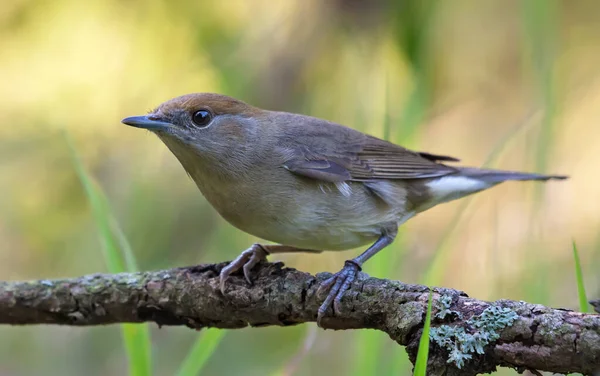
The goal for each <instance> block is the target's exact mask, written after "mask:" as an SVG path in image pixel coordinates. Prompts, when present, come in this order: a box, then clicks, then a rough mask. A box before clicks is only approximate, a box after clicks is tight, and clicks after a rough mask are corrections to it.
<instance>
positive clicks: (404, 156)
mask: <svg viewBox="0 0 600 376" xmlns="http://www.w3.org/2000/svg"><path fill="white" fill-rule="evenodd" d="M310 119H311V120H312V123H309V124H308V125H307V124H306V122H305V124H304V125H303V126H302V127H300V126H294V125H295V124H289V125H288V126H289V129H290V130H292V132H290V133H287V134H286V136H284V137H282V138H281V139H280V140H279V146H278V148H279V149H280V150H282V153H281V155H285V160H284V163H283V166H284V167H285V168H286V169H288V170H289V171H291V172H293V173H295V174H298V175H302V176H305V177H309V178H313V179H317V180H322V181H328V182H343V181H374V180H380V179H391V180H395V179H422V178H431V177H439V176H444V175H448V174H451V173H455V172H456V171H457V170H456V169H455V168H453V167H450V166H447V165H444V164H442V163H439V161H449V162H450V161H452V162H454V161H458V159H456V158H453V157H448V156H442V155H435V154H430V153H425V152H415V151H412V150H409V149H406V148H403V147H401V146H398V145H395V144H393V143H390V142H387V141H384V140H381V139H378V138H376V137H372V136H367V135H365V134H363V133H361V132H358V131H356V130H353V129H351V128H347V127H344V126H341V125H338V124H335V123H330V122H326V121H324V120H320V119H314V118H310Z"/></svg>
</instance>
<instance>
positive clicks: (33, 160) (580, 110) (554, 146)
mask: <svg viewBox="0 0 600 376" xmlns="http://www.w3.org/2000/svg"><path fill="white" fill-rule="evenodd" d="M1 8H2V9H1V10H0V51H1V52H0V83H1V84H0V98H1V101H0V124H1V126H0V279H2V280H23V279H42V278H64V277H74V276H79V275H83V274H87V273H96V272H106V271H107V268H106V266H105V262H104V260H103V256H102V252H101V243H100V241H99V237H98V231H97V228H96V225H95V223H94V218H93V215H92V213H91V210H90V205H89V203H88V201H87V198H86V195H85V192H84V190H83V188H82V185H81V183H80V181H79V180H78V177H77V174H76V171H75V168H74V166H73V163H72V160H71V156H70V153H69V148H68V146H67V143H66V141H65V138H64V137H63V135H62V132H61V130H63V129H64V130H67V131H68V133H69V134H70V135H71V137H72V138H73V140H74V144H75V147H76V148H77V149H78V152H79V154H80V156H81V159H82V162H83V163H84V165H85V166H86V168H87V169H88V170H89V172H90V174H91V175H92V176H93V177H94V179H96V180H97V181H98V183H99V185H100V186H101V187H102V189H103V190H104V191H105V194H106V197H107V199H108V201H109V202H110V205H111V207H112V209H113V212H114V215H115V217H116V219H117V221H118V222H119V224H120V225H121V226H122V228H123V231H124V233H125V235H126V236H127V238H128V239H129V242H130V243H131V246H132V249H133V252H134V254H135V256H136V258H137V262H138V264H139V267H140V268H141V269H158V268H169V267H175V266H184V265H191V264H195V263H208V262H219V261H225V260H230V259H232V258H233V257H235V256H237V254H238V253H239V252H240V251H241V250H243V249H245V248H246V247H247V246H248V245H250V244H251V243H252V242H254V241H256V240H257V239H254V238H252V237H251V236H249V235H246V234H244V233H241V232H240V231H237V230H235V229H234V228H232V227H231V226H230V225H228V224H227V223H226V222H225V221H224V220H223V219H221V218H220V217H219V216H218V215H217V214H216V213H215V211H214V210H213V209H212V208H211V207H210V206H209V205H208V204H207V202H206V201H205V200H204V199H203V198H202V196H201V195H200V193H199V192H198V191H197V189H196V187H195V185H194V184H193V183H192V181H191V180H190V179H189V178H188V177H187V176H186V174H185V173H184V171H183V169H182V168H181V166H180V165H179V163H178V162H177V160H176V159H175V157H174V156H172V155H171V154H170V152H169V151H168V150H167V148H166V147H165V146H164V145H163V144H162V143H161V142H160V141H159V140H158V139H157V138H156V137H154V136H153V135H151V134H150V133H149V132H143V131H140V130H138V129H134V128H130V127H127V126H125V125H123V124H121V123H120V120H121V119H122V118H123V117H125V116H130V115H140V114H143V113H145V112H146V111H147V110H149V109H151V108H153V107H154V106H156V105H158V104H159V103H161V102H163V101H165V100H167V99H170V98H172V97H175V96H178V95H181V94H185V93H190V92H219V93H223V94H227V95H231V96H234V97H237V98H239V99H242V100H244V101H247V102H249V103H251V104H254V105H257V106H261V107H265V108H269V109H274V110H284V111H292V112H302V113H305V114H310V115H313V116H318V117H323V118H326V119H329V120H332V121H336V122H338V123H342V124H345V125H348V126H351V127H354V128H356V129H359V130H362V131H365V132H368V133H370V134H373V135H376V136H379V137H385V138H387V139H388V140H391V141H393V142H396V143H400V144H402V145H404V146H407V147H410V148H413V149H418V150H422V151H430V152H434V153H438V154H446V155H452V156H456V157H458V158H461V159H462V162H463V163H464V164H465V165H473V166H480V165H483V164H484V163H487V164H489V165H490V166H494V167H498V168H505V169H519V170H526V171H538V172H548V173H560V174H563V173H564V174H569V175H570V176H571V179H570V180H568V181H566V182H554V183H548V184H546V185H542V184H535V183H528V184H524V183H510V184H504V185H502V186H499V187H496V188H494V189H492V190H490V191H487V192H485V193H481V194H478V195H476V196H473V198H470V199H465V200H462V201H457V202H453V203H449V204H446V205H442V206H439V207H436V208H434V209H432V210H430V211H428V212H426V213H424V214H422V215H420V216H418V217H417V218H415V219H413V220H411V221H409V222H408V223H407V224H405V225H404V226H403V227H402V229H401V232H400V236H399V238H398V240H397V241H396V242H395V243H394V245H393V246H391V247H389V248H388V249H386V250H385V251H384V252H382V253H381V254H380V255H378V256H377V257H375V258H374V259H373V260H371V261H369V262H368V263H367V264H366V266H365V272H367V273H369V274H371V275H373V276H377V277H382V278H391V279H400V280H403V281H406V282H411V283H428V284H433V285H443V286H447V287H453V288H457V289H461V290H464V291H466V292H468V293H469V295H470V296H473V297H477V298H480V299H486V300H495V299H500V298H508V299H522V300H528V301H531V302H535V303H541V304H548V305H552V306H557V307H565V308H571V309H577V308H578V299H577V287H576V281H575V272H574V265H573V264H574V262H573V258H572V250H571V241H572V239H575V240H576V241H577V244H578V247H579V252H580V256H581V260H582V265H583V272H584V275H585V283H586V285H587V290H588V294H589V295H590V297H592V296H595V297H597V296H598V295H599V294H600V289H599V288H598V287H599V280H600V275H599V274H598V273H597V271H598V270H599V267H600V250H598V248H599V245H600V236H599V235H598V228H599V225H600V214H599V213H600V198H599V195H600V175H599V173H598V165H599V164H600V150H599V147H598V146H599V145H600V128H599V127H598V118H599V117H600V81H599V78H600V75H599V73H600V70H599V68H598V67H599V66H600V43H598V40H600V22H598V16H597V15H598V14H600V3H598V2H597V1H595V0H588V1H584V0H565V1H555V0H523V1H513V0H454V1H442V0H438V1H432V0H423V1H407V0H396V1H392V0H390V1H383V0H381V1H369V2H367V1H359V0H352V1H350V0H335V1H333V0H330V1H322V0H282V1H274V0H272V1H266V0H228V1H225V0H224V1H216V0H215V1H192V0H187V1H186V0H184V1H166V0H162V1H159V0H156V1H155V0H152V1H136V0H127V1H123V0H88V1H76V0H54V1H43V0H5V1H3V3H2V7H1ZM359 252H360V250H353V251H348V252H340V253H333V252H330V253H325V254H321V255H304V254H302V255H289V256H288V255H285V256H278V257H277V258H276V259H278V260H282V261H284V262H285V263H286V264H287V265H288V266H291V267H295V268H298V269H301V270H305V271H308V272H313V273H316V272H320V271H331V272H335V271H337V270H339V268H340V267H341V266H342V264H343V261H344V260H345V259H347V258H351V257H353V256H355V255H356V254H358V253H359ZM197 337H198V333H197V332H195V331H192V330H189V329H184V328H163V329H161V330H159V329H157V328H156V327H155V326H152V327H151V338H152V350H151V351H152V353H151V358H152V369H153V373H154V374H155V375H172V374H174V373H175V371H176V370H177V368H178V367H179V366H180V364H181V362H182V360H183V358H184V357H185V356H186V354H187V352H188V350H189V349H190V348H191V346H192V344H193V343H194V341H195V339H196V338H197ZM127 371H128V361H127V353H126V351H125V349H124V347H123V344H122V341H121V336H120V332H119V327H118V326H111V327H96V328H85V329H83V328H67V327H42V326H40V327H27V328H18V327H1V328H0V375H1V376H21V375H38V374H45V375H83V374H85V375H90V376H93V375H123V374H126V373H127ZM410 372H411V367H410V364H409V363H408V361H407V359H406V355H405V352H404V349H403V348H401V347H400V346H397V345H396V344H395V343H393V342H391V341H390V340H389V338H388V337H387V336H386V335H384V334H381V333H378V332H373V331H346V332H333V331H322V330H317V329H316V326H315V325H302V326H298V327H292V328H262V329H243V330H236V331H230V332H227V333H226V335H225V336H224V337H223V339H222V341H221V342H220V343H219V344H218V347H217V348H216V350H215V352H214V353H213V354H212V355H211V356H210V358H209V359H208V362H207V363H206V366H205V368H204V370H203V374H205V375H222V374H232V375H238V374H240V375H292V374H293V375H312V374H317V375H352V374H356V375H364V374H396V375H408V374H410ZM500 374H503V375H507V374H515V373H514V372H513V371H509V370H504V371H502V372H501V373H500Z"/></svg>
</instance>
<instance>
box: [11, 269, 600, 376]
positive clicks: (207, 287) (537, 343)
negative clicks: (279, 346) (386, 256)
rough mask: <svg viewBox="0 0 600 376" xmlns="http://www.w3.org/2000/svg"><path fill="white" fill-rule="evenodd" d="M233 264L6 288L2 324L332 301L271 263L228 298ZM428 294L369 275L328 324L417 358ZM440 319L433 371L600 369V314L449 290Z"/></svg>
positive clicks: (170, 319) (168, 316) (285, 321)
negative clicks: (388, 342)
mask: <svg viewBox="0 0 600 376" xmlns="http://www.w3.org/2000/svg"><path fill="white" fill-rule="evenodd" d="M224 265H225V264H217V265H214V264H210V265H200V266H194V267H188V268H178V269H170V270H162V271H152V272H140V273H124V274H116V275H109V274H95V275H88V276H83V277H80V278H73V279H65V280H40V281H31V282H0V324H10V325H30V324H58V325H78V326H85V325H105V324H116V323H140V322H147V321H149V322H155V323H157V324H158V325H160V326H163V325H164V326H166V325H185V326H187V327H190V328H194V329H201V328H206V327H215V328H223V329H235V328H243V327H246V326H248V325H250V326H253V327H260V326H267V325H278V326H286V325H296V324H301V323H307V322H314V321H315V320H316V316H317V309H318V308H319V305H320V304H321V302H322V300H323V299H324V296H318V294H317V287H318V284H319V282H320V281H322V280H324V279H325V278H327V277H328V276H330V274H329V273H322V274H319V275H317V276H312V275H310V274H307V273H303V272H300V271H297V270H294V269H289V268H283V267H282V264H281V263H275V264H270V263H263V264H261V265H259V266H257V268H256V270H255V272H254V275H255V278H256V280H255V283H254V284H253V285H252V286H250V285H248V284H247V282H246V281H245V280H244V278H243V277H240V276H233V277H231V278H230V279H229V280H228V282H227V291H226V294H225V295H223V294H221V292H220V290H219V279H218V275H219V272H220V270H221V268H222V267H223V266H224ZM428 293H429V289H428V288H427V287H426V286H421V285H409V284H404V283H401V282H398V281H390V280H382V279H376V278H370V277H368V276H366V275H364V274H361V276H360V277H359V278H358V280H357V281H356V282H355V283H354V284H353V286H352V288H351V289H350V290H348V292H346V294H345V295H344V299H343V300H342V303H343V304H342V308H343V310H342V312H338V313H336V314H335V315H332V313H331V312H330V313H329V315H328V317H326V318H325V319H324V320H323V326H325V327H326V328H331V329H363V328H365V329H366V328H371V329H377V330H381V331H383V332H385V333H387V334H388V335H389V336H390V338H391V339H392V340H394V341H396V342H397V343H398V344H400V345H403V346H406V347H407V351H408V353H409V357H410V359H411V361H413V362H414V361H415V359H416V352H417V349H418V344H419V338H420V335H421V332H422V328H423V321H424V318H425V312H426V309H427V299H428ZM432 313H433V314H432V318H433V322H432V332H431V349H430V353H429V354H430V356H429V363H428V372H427V374H428V375H475V374H479V373H485V372H491V371H494V370H495V369H496V367H497V366H505V367H512V368H515V369H517V370H519V371H524V370H527V369H529V370H541V371H549V372H558V373H570V372H579V373H582V374H585V375H593V374H594V372H597V371H599V370H600V315H596V314H583V313H578V312H573V311H570V310H564V309H552V308H548V307H544V306H541V305H535V304H529V303H525V302H517V301H509V300H501V301H496V302H493V303H490V302H485V301H481V300H476V299H472V298H469V297H468V296H467V295H466V294H464V293H463V292H460V291H457V290H452V289H445V288H436V289H434V309H433V312H432ZM365 351H368V349H365Z"/></svg>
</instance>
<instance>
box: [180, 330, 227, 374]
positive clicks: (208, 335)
mask: <svg viewBox="0 0 600 376" xmlns="http://www.w3.org/2000/svg"><path fill="white" fill-rule="evenodd" d="M224 335H225V331H224V330H221V329H206V330H205V331H204V333H202V334H200V336H199V337H198V339H197V340H196V343H194V345H193V346H192V348H191V349H190V351H189V352H188V354H187V356H186V357H185V359H184V361H183V363H181V366H180V367H179V371H178V372H177V374H176V375H177V376H196V375H199V374H200V371H202V368H203V367H204V365H205V364H206V361H207V360H208V359H209V358H210V357H211V355H212V354H213V353H214V351H215V350H216V348H217V346H218V345H219V342H221V339H222V338H223V336H224Z"/></svg>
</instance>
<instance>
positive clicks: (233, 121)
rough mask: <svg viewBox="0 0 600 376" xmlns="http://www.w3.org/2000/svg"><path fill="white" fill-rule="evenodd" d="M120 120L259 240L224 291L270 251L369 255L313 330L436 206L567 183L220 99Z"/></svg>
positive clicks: (180, 103)
mask: <svg viewBox="0 0 600 376" xmlns="http://www.w3.org/2000/svg"><path fill="white" fill-rule="evenodd" d="M122 123H124V124H126V125H129V126H132V127H137V128H142V129H146V130H149V131H151V132H152V133H154V134H155V135H156V136H158V138H159V139H160V140H161V141H162V142H163V143H164V144H165V145H166V146H167V148H168V149H169V150H170V151H171V152H172V153H173V154H174V155H175V157H176V158H177V159H178V160H179V162H180V163H181V165H182V167H183V169H184V170H185V171H186V172H187V174H188V175H189V176H190V177H191V179H192V180H193V181H194V182H195V184H196V185H197V187H198V189H199V190H200V192H201V193H202V195H203V196H204V197H205V198H206V200H207V201H208V202H209V203H210V204H211V206H212V207H213V208H214V209H215V210H216V211H217V212H218V213H219V215H221V216H222V217H223V218H224V219H225V220H226V221H227V222H228V223H230V224H231V225H233V226H234V227H236V228H237V229H239V230H241V231H243V232H246V233H248V234H251V235H253V236H255V237H258V238H260V239H263V240H265V241H267V242H271V243H274V244H265V242H261V243H255V244H253V245H252V246H250V247H249V248H248V249H246V250H245V251H243V252H242V253H241V254H240V255H239V256H238V257H237V258H235V259H234V260H233V261H231V262H230V263H229V264H228V265H227V266H225V267H224V268H223V269H222V270H221V272H220V276H219V278H220V281H219V283H220V289H221V292H222V293H223V294H225V293H226V281H227V280H228V278H229V277H230V276H231V274H232V273H236V272H238V271H240V270H241V271H242V272H243V274H244V276H245V278H246V280H247V281H248V283H250V284H252V278H251V272H252V269H253V268H254V267H255V266H256V265H257V264H258V263H259V262H261V261H263V260H266V259H267V256H268V255H270V254H274V253H291V252H305V253H320V252H323V251H342V250H349V249H354V248H358V247H364V248H365V250H364V251H363V252H362V253H360V254H359V255H358V256H356V257H355V258H353V259H349V260H346V261H345V263H344V266H343V267H342V268H341V269H340V270H339V271H338V272H337V273H335V274H333V275H332V276H331V277H330V278H328V279H326V280H324V281H323V282H321V284H320V286H319V291H320V292H326V293H327V295H326V297H325V299H324V301H323V302H322V304H321V305H320V307H319V309H318V311H317V317H316V319H317V323H318V325H319V326H321V327H323V318H324V317H326V316H327V315H328V312H329V311H330V310H333V312H332V314H333V315H335V314H336V313H337V314H339V313H340V312H341V300H342V297H343V295H344V292H345V291H347V290H348V289H349V288H350V286H351V285H352V283H353V282H354V281H355V279H356V278H357V275H358V273H359V272H361V271H362V267H363V264H364V263H365V262H366V261H367V260H368V259H370V258H371V257H373V256H374V255H375V254H377V253H378V252H380V251H381V250H382V249H384V248H386V247H387V246H389V245H390V244H392V242H393V241H394V239H395V237H396V235H397V233H398V227H399V226H400V225H402V224H403V223H404V222H406V221H407V220H409V219H411V218H413V217H414V216H416V215H417V214H419V213H422V212H424V211H426V210H428V209H431V208H432V207H434V206H436V205H439V204H442V203H446V202H449V201H453V200H456V199H459V198H462V197H465V196H468V195H471V194H474V193H477V192H481V191H483V190H486V189H489V188H491V187H493V186H496V185H498V184H500V183H503V182H505V181H512V180H516V181H525V180H533V181H547V180H552V179H556V180H563V179H567V178H568V177H567V176H564V175H545V174H536V173H526V172H517V171H504V170H495V169H484V168H476V167H461V166H456V165H454V163H456V162H459V161H460V160H459V159H457V158H454V157H450V156H445V155H438V154H432V153H429V152H419V151H413V150H410V149H407V148H404V147H402V146H399V145H397V144H394V143H391V142H388V141H386V140H383V139H380V138H377V137H375V136H372V135H369V134H366V133H363V132H360V131H358V130H355V129H353V128H350V127H347V126H344V125H341V124H338V123H335V122H332V121H328V120H325V119H320V118H316V117H312V116H307V115H302V114H295V113H289V112H283V111H271V110H266V109H261V108H258V107H255V106H252V105H250V104H248V103H246V102H244V101H242V100H238V99H235V98H233V97H230V96H226V95H222V94H217V93H192V94H186V95H182V96H178V97H175V98H173V99H170V100H167V101H166V102H164V103H162V104H160V105H159V106H158V107H156V108H155V109H154V110H152V111H150V112H149V113H147V114H146V115H141V116H131V117H127V118H124V119H123V120H122Z"/></svg>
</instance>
